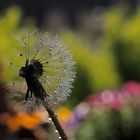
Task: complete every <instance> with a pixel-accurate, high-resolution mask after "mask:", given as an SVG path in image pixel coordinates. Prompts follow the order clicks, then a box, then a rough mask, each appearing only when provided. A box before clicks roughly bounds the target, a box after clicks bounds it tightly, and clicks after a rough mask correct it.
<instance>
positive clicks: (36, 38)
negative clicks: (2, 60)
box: [9, 31, 75, 140]
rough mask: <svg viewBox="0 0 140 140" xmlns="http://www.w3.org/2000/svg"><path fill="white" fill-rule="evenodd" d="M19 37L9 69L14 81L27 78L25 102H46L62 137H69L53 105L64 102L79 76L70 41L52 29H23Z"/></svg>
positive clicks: (28, 103)
mask: <svg viewBox="0 0 140 140" xmlns="http://www.w3.org/2000/svg"><path fill="white" fill-rule="evenodd" d="M17 39H18V40H17V46H16V47H15V51H13V54H11V61H10V63H9V65H10V68H9V69H10V70H11V71H12V72H13V74H11V79H13V80H11V81H12V84H13V85H15V84H16V83H17V81H20V82H19V83H22V82H21V81H24V83H25V86H26V90H25V88H24V92H25V96H24V99H23V102H24V103H25V104H26V105H27V106H28V107H29V108H30V107H31V106H32V107H34V106H36V105H37V104H42V105H43V106H44V107H45V108H46V110H47V111H48V114H49V116H50V119H51V120H52V122H53V123H54V125H55V127H56V131H58V132H59V135H60V137H59V138H60V139H64V140H65V139H67V136H66V134H65V132H64V131H63V129H62V127H61V125H60V123H59V121H58V119H57V116H56V114H55V113H54V111H53V107H54V106H56V105H57V104H60V103H62V102H64V101H65V100H66V99H67V97H68V96H69V95H70V93H71V88H72V82H73V80H74V77H75V68H74V61H73V59H72V54H71V52H70V50H68V48H67V45H66V43H64V42H63V41H62V40H60V39H59V38H58V37H57V36H55V37H52V36H51V35H49V34H48V33H44V34H43V33H39V32H38V31H33V32H26V31H20V32H18V33H17ZM19 87H20V86H19ZM19 89H20V88H19ZM17 96H20V95H19V94H17Z"/></svg>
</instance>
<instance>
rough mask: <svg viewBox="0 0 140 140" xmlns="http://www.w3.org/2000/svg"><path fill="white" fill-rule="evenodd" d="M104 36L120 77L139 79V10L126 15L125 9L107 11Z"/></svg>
mask: <svg viewBox="0 0 140 140" xmlns="http://www.w3.org/2000/svg"><path fill="white" fill-rule="evenodd" d="M106 17H107V18H106V20H105V26H104V29H105V32H106V38H107V39H108V40H110V42H111V44H112V45H111V46H112V49H114V54H115V55H116V58H117V62H118V68H119V70H120V72H121V76H122V79H124V80H125V81H126V80H138V81H139V80H140V65H139V63H140V39H139V38H140V26H139V25H140V10H137V11H136V13H135V14H133V15H131V16H128V14H127V13H126V9H123V10H122V9H115V10H112V11H109V12H108V13H107V16H106Z"/></svg>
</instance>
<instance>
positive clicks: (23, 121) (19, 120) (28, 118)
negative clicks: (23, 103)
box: [7, 113, 42, 132]
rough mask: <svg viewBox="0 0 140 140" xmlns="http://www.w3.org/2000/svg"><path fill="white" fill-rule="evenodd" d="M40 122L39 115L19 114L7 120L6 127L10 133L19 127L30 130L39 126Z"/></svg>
mask: <svg viewBox="0 0 140 140" xmlns="http://www.w3.org/2000/svg"><path fill="white" fill-rule="evenodd" d="M41 122H42V120H41V118H40V117H39V115H37V114H35V113H32V114H24V113H20V114H17V115H16V116H12V117H10V118H9V119H8V121H7V125H8V127H9V129H10V130H11V131H14V132H15V131H17V130H18V129H19V128H20V127H24V128H27V129H32V128H34V127H36V126H37V125H39V124H41Z"/></svg>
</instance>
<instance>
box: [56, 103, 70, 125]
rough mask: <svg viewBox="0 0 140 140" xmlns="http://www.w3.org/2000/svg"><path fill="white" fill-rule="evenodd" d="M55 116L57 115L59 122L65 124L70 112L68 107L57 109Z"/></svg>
mask: <svg viewBox="0 0 140 140" xmlns="http://www.w3.org/2000/svg"><path fill="white" fill-rule="evenodd" d="M57 114H58V117H59V120H60V121H61V122H62V123H63V124H65V123H66V122H67V121H68V120H69V119H70V116H71V115H72V112H71V110H70V109H69V108H68V107H65V106H62V107H59V108H58V109H57Z"/></svg>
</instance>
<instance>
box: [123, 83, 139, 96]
mask: <svg viewBox="0 0 140 140" xmlns="http://www.w3.org/2000/svg"><path fill="white" fill-rule="evenodd" d="M122 90H124V91H125V92H127V93H128V94H129V95H132V96H133V95H140V83H137V82H128V83H126V84H124V86H123V87H122Z"/></svg>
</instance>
